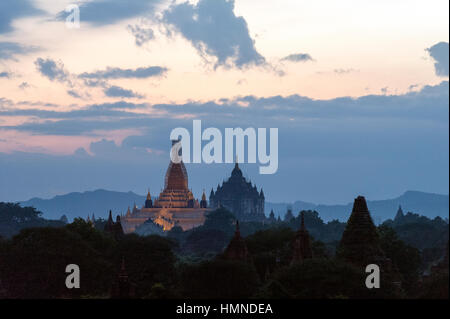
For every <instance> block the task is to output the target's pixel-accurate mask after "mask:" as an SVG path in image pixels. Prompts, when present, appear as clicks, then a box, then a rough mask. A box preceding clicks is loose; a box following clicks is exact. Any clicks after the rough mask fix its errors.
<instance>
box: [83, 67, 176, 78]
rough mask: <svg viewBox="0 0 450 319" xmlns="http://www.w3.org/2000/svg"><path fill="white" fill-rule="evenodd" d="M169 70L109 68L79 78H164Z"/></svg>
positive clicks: (158, 68) (157, 68) (155, 68)
mask: <svg viewBox="0 0 450 319" xmlns="http://www.w3.org/2000/svg"><path fill="white" fill-rule="evenodd" d="M167 70H168V69H167V68H165V67H161V66H149V67H145V68H143V67H142V68H137V69H134V70H133V69H121V68H112V67H108V68H107V69H106V70H103V71H95V72H92V73H88V72H85V73H81V74H80V75H79V77H80V78H83V79H132V78H135V79H145V78H149V77H156V76H162V75H164V74H165V73H166V72H167Z"/></svg>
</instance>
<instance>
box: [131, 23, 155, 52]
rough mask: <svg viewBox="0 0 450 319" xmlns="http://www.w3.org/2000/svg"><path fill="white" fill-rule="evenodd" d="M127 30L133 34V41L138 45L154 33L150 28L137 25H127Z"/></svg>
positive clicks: (151, 38) (150, 37) (153, 36)
mask: <svg viewBox="0 0 450 319" xmlns="http://www.w3.org/2000/svg"><path fill="white" fill-rule="evenodd" d="M127 30H128V31H130V32H131V34H132V35H133V36H134V39H135V43H136V45H137V46H138V47H140V46H142V45H144V44H145V43H147V42H149V41H150V40H153V39H154V38H155V33H154V32H153V29H151V28H145V27H142V26H139V25H134V26H133V25H128V27H127Z"/></svg>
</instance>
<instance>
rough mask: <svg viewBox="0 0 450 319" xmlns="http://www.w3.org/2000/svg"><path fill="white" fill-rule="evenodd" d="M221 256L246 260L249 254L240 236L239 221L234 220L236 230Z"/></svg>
mask: <svg viewBox="0 0 450 319" xmlns="http://www.w3.org/2000/svg"><path fill="white" fill-rule="evenodd" d="M223 257H224V258H225V259H228V260H237V261H248V260H249V259H250V258H249V254H248V249H247V245H246V244H245V240H244V239H243V238H242V237H241V232H240V230H239V221H236V231H235V233H234V237H233V238H232V239H231V241H230V243H229V244H228V247H227V248H226V249H225V251H224V253H223Z"/></svg>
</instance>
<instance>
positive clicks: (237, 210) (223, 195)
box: [209, 162, 266, 221]
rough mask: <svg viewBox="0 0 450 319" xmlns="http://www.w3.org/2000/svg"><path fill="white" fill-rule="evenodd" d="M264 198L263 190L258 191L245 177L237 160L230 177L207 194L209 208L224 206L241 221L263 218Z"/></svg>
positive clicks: (260, 219)
mask: <svg viewBox="0 0 450 319" xmlns="http://www.w3.org/2000/svg"><path fill="white" fill-rule="evenodd" d="M264 200H265V198H264V193H263V190H262V189H261V191H260V192H258V190H257V188H256V185H253V186H252V184H251V183H250V182H248V181H247V180H246V179H245V177H244V176H243V175H242V171H241V169H240V168H239V164H238V163H237V162H236V164H235V166H234V169H233V171H232V172H231V177H230V178H229V179H228V180H227V181H226V182H224V183H223V184H222V186H220V185H219V186H217V189H216V192H214V190H212V189H211V193H210V195H209V205H210V207H211V208H219V207H224V208H226V209H228V210H229V211H231V212H232V213H233V214H234V216H235V217H236V219H239V220H241V221H263V220H265V218H266V217H265V215H264Z"/></svg>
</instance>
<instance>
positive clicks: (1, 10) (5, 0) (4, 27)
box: [0, 0, 42, 34]
mask: <svg viewBox="0 0 450 319" xmlns="http://www.w3.org/2000/svg"><path fill="white" fill-rule="evenodd" d="M41 13H42V11H41V10H39V9H37V8H36V7H35V6H34V4H33V1H31V0H1V1H0V34H2V33H6V32H10V31H12V30H13V28H12V25H11V24H12V22H13V21H14V20H15V19H18V18H23V17H27V16H33V15H37V14H41Z"/></svg>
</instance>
